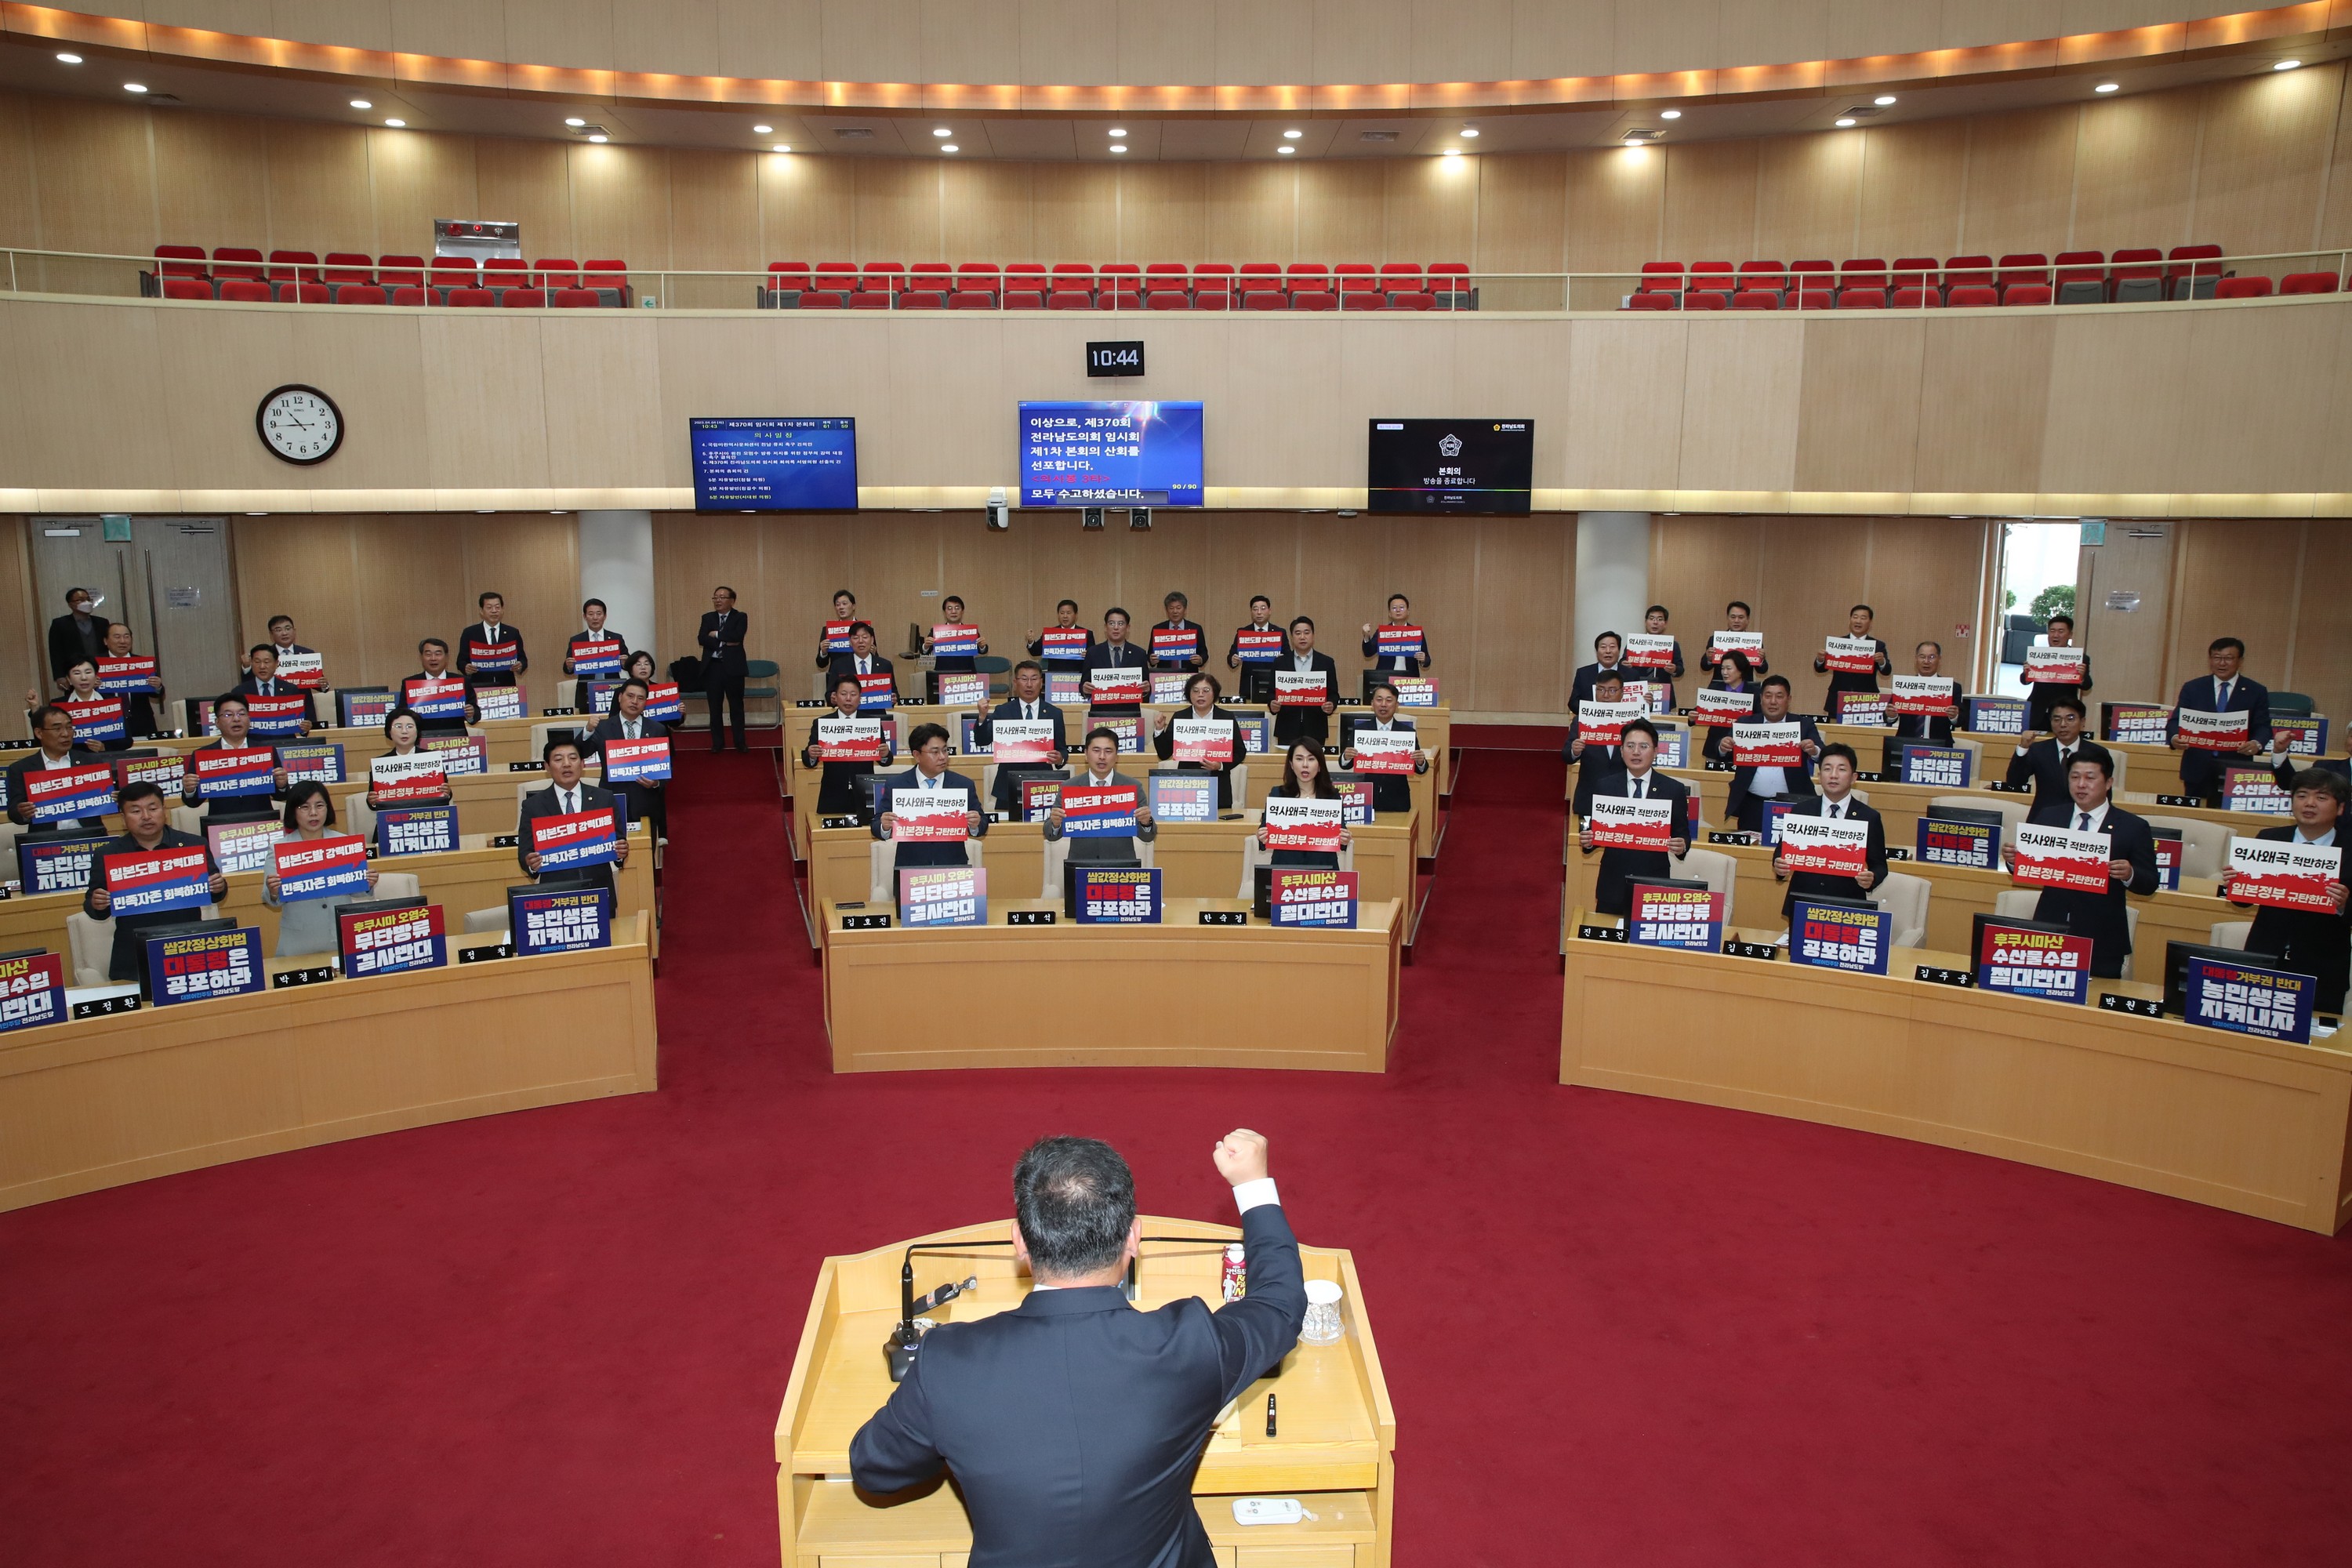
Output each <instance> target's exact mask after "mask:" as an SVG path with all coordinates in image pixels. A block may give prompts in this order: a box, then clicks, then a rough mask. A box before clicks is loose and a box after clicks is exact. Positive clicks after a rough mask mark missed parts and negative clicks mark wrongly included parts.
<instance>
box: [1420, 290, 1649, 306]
mask: <svg viewBox="0 0 2352 1568" xmlns="http://www.w3.org/2000/svg"><path fill="white" fill-rule="evenodd" d="M1665 297H1666V298H1668V299H1672V298H1673V296H1672V295H1667V296H1665ZM1388 301H1389V302H1388V303H1387V304H1386V305H1384V306H1382V307H1381V309H1382V310H1435V309H1437V299H1436V296H1434V295H1432V294H1426V293H1421V292H1401V293H1395V294H1391V295H1390V296H1388Z"/></svg>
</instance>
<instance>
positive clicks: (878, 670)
mask: <svg viewBox="0 0 2352 1568" xmlns="http://www.w3.org/2000/svg"><path fill="white" fill-rule="evenodd" d="M844 675H853V676H866V675H887V676H889V677H890V690H891V695H892V697H893V700H895V699H896V697H897V694H898V669H897V667H896V666H894V665H893V664H891V662H890V661H889V660H888V659H887V658H883V657H882V656H881V655H880V654H878V653H876V652H875V651H874V623H873V622H872V621H859V622H858V623H856V625H855V626H851V627H850V628H849V651H848V652H847V653H837V654H835V655H834V656H833V662H832V663H830V664H828V665H826V666H825V669H824V684H825V689H827V690H831V689H833V683H834V682H835V681H836V680H839V679H841V678H842V677H843V676H844Z"/></svg>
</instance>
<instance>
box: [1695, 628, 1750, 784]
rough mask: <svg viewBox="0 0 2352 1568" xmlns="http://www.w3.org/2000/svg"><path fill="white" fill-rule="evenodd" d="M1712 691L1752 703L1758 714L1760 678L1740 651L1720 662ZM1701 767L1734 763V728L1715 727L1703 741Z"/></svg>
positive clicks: (1700, 742) (1716, 668)
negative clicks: (1757, 685)
mask: <svg viewBox="0 0 2352 1568" xmlns="http://www.w3.org/2000/svg"><path fill="white" fill-rule="evenodd" d="M1706 689H1708V690H1709V691H1728V692H1730V693H1731V694H1732V695H1734V696H1735V697H1739V696H1744V697H1746V698H1747V699H1748V712H1750V713H1753V712H1755V711H1756V675H1755V672H1754V671H1753V670H1751V669H1749V668H1748V656H1747V655H1746V654H1744V653H1741V652H1740V651H1739V650H1738V648H1733V649H1732V650H1730V651H1729V652H1728V653H1726V654H1725V655H1724V656H1723V657H1722V658H1720V659H1718V660H1717V661H1716V666H1715V678H1714V679H1711V680H1709V681H1708V682H1707V683H1706ZM1698 760H1699V762H1700V763H1710V762H1714V763H1727V762H1729V761H1730V760H1731V726H1729V725H1728V724H1711V725H1709V726H1708V727H1707V731H1706V734H1705V735H1702V736H1701V737H1699V743H1698Z"/></svg>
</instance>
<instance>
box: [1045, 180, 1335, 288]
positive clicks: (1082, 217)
mask: <svg viewBox="0 0 2352 1568" xmlns="http://www.w3.org/2000/svg"><path fill="white" fill-rule="evenodd" d="M1221 167H1223V166H1222V165H1204V166H1203V176H1204V181H1205V182H1206V184H1207V188H1209V189H1210V190H1214V189H1215V188H1216V187H1215V181H1214V176H1215V175H1216V174H1217V173H1218V172H1219V169H1220V168H1221ZM1118 176H1119V172H1118V170H1116V169H1111V168H1108V167H1105V166H1103V165H1100V164H1096V163H1039V164H1037V165H1036V166H1035V167H1034V168H1033V169H1031V171H1030V174H1029V190H1030V199H1031V200H1032V201H1033V202H1034V204H1035V207H1034V211H1033V212H1032V214H1031V216H1030V223H1031V226H1032V229H1033V231H1034V234H1035V236H1036V238H1035V240H1034V246H1035V248H1036V255H1035V258H1034V259H1036V260H1039V261H1043V262H1045V263H1046V264H1047V265H1048V266H1051V265H1052V264H1053V263H1055V262H1056V261H1088V262H1094V263H1097V264H1099V263H1102V262H1105V261H1111V260H1116V259H1117V258H1118V245H1119V230H1118ZM1203 205H1204V210H1205V206H1206V203H1205V201H1204V204H1203ZM1287 222H1288V219H1287V215H1286V216H1285V226H1287ZM1215 247H1216V241H1215V240H1214V239H1213V237H1209V235H1208V231H1207V230H1206V229H1205V228H1204V229H1203V237H1202V255H1203V256H1209V257H1213V256H1215V255H1217V254H1219V252H1218V251H1217V249H1216V248H1215Z"/></svg>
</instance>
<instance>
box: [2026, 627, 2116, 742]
mask: <svg viewBox="0 0 2352 1568" xmlns="http://www.w3.org/2000/svg"><path fill="white" fill-rule="evenodd" d="M2068 646H2070V647H2082V646H2083V645H2082V644H2080V643H2073V644H2070V645H2068ZM2089 689H2091V656H2090V654H2089V652H2088V651H2085V652H2084V655H2083V682H2082V684H2081V685H2079V686H2069V685H2066V684H2064V683H2063V682H2061V681H2048V680H2045V681H2037V682H2035V683H2034V684H2033V685H2032V686H2029V687H2027V688H2026V689H2025V727H2026V728H2027V729H2029V730H2047V729H2048V728H2050V705H2051V704H2052V703H2053V702H2055V701H2057V700H2059V699H2060V698H2061V697H2080V696H2082V695H2083V693H2084V692H2085V691H2088V690H2089ZM2098 732H2099V716H2098V715H2097V714H2096V713H2085V714H2084V716H2083V733H2084V734H2086V735H2096V734H2097V733H2098Z"/></svg>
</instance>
